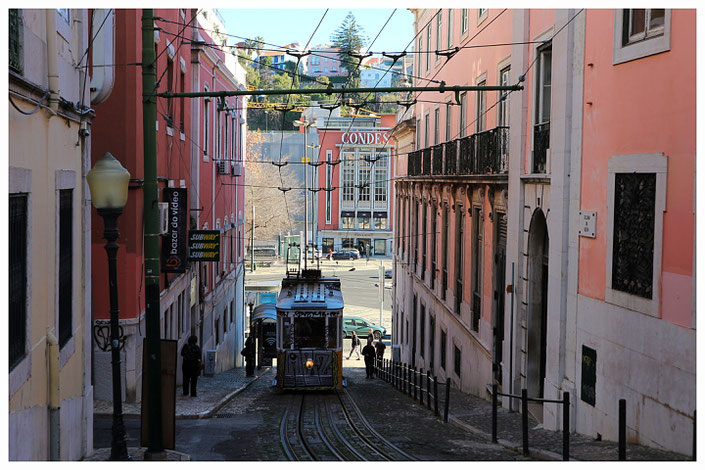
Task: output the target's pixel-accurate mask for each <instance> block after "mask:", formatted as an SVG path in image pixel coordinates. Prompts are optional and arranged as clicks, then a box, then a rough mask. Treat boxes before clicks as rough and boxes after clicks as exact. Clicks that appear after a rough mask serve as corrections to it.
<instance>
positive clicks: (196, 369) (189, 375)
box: [181, 335, 201, 397]
mask: <svg viewBox="0 0 705 470" xmlns="http://www.w3.org/2000/svg"><path fill="white" fill-rule="evenodd" d="M197 342H198V338H196V337H195V336H193V335H192V336H191V337H190V338H189V339H188V342H187V343H186V344H184V347H183V348H181V356H182V357H183V358H184V359H183V362H182V364H181V371H182V372H183V376H184V395H188V393H189V385H190V388H191V396H192V397H195V396H196V381H197V380H198V376H199V375H200V374H201V348H200V347H198V345H197V344H196V343H197Z"/></svg>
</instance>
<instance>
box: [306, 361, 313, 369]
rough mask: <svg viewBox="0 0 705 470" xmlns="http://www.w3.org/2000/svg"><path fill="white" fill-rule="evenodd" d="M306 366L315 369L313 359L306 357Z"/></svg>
mask: <svg viewBox="0 0 705 470" xmlns="http://www.w3.org/2000/svg"><path fill="white" fill-rule="evenodd" d="M306 368H307V369H313V359H306Z"/></svg>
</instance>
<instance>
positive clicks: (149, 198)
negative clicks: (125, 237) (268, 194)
mask: <svg viewBox="0 0 705 470" xmlns="http://www.w3.org/2000/svg"><path fill="white" fill-rule="evenodd" d="M155 62H156V57H155V51H154V14H153V10H152V9H149V8H145V9H142V103H143V107H142V126H143V133H144V220H145V228H144V266H145V270H144V280H145V282H144V284H145V304H146V305H145V317H146V336H147V338H146V343H147V345H146V347H147V370H148V376H147V377H146V380H147V394H148V397H149V417H148V418H149V448H148V449H147V451H146V452H145V454H144V458H145V460H166V453H165V452H164V447H163V446H162V407H161V402H162V397H161V395H162V383H161V369H162V368H161V364H162V360H161V340H160V337H161V335H160V332H159V313H160V310H159V271H160V266H159V261H160V251H159V206H158V204H157V203H158V201H159V186H158V184H157V130H156V122H157V97H156V95H155V93H156V88H155V87H156V85H155V84H156V76H157V74H156V63H155ZM143 380H145V378H143ZM143 403H144V402H143Z"/></svg>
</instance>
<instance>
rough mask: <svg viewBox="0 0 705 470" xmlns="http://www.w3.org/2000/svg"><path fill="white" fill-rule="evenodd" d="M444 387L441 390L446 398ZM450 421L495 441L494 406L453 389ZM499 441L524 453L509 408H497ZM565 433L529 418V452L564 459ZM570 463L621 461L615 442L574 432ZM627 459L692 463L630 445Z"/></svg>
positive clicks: (517, 418) (518, 418)
mask: <svg viewBox="0 0 705 470" xmlns="http://www.w3.org/2000/svg"><path fill="white" fill-rule="evenodd" d="M444 394H445V388H444V387H439V395H441V397H442V399H444V398H445V397H444ZM449 402H450V405H449V412H448V421H449V422H452V423H454V424H456V425H459V426H461V427H463V428H465V429H467V430H468V431H470V432H473V433H475V434H477V435H479V436H482V437H484V438H485V439H487V440H488V441H491V439H492V403H491V402H489V401H486V400H483V399H482V398H479V397H476V396H474V395H469V394H466V393H462V392H460V391H458V390H456V389H454V388H451V392H450V400H449ZM441 409H442V408H441ZM497 440H498V443H499V444H500V445H502V446H504V447H507V448H511V449H514V450H516V451H517V452H520V453H521V452H522V434H521V414H520V413H518V412H510V411H509V410H507V409H506V408H500V407H498V408H497ZM562 450H563V433H562V431H560V430H559V431H548V430H546V429H543V427H542V426H541V425H540V424H539V423H538V422H536V421H535V420H534V419H533V418H532V417H531V416H529V453H530V455H531V456H532V457H535V458H538V459H542V460H562V459H563V456H562ZM570 459H571V460H585V461H593V460H606V461H616V460H618V449H617V443H616V442H610V441H597V440H595V439H592V438H590V437H588V436H584V435H580V434H575V433H571V435H570ZM627 460H650V461H655V460H660V461H662V460H676V461H679V460H690V456H686V455H681V454H676V453H674V452H668V451H663V450H658V449H654V448H651V447H646V446H642V445H635V444H627Z"/></svg>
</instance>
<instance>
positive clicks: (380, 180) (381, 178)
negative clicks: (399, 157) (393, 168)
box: [374, 153, 389, 203]
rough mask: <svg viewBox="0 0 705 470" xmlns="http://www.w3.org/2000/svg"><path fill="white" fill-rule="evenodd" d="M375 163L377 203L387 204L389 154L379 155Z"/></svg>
mask: <svg viewBox="0 0 705 470" xmlns="http://www.w3.org/2000/svg"><path fill="white" fill-rule="evenodd" d="M377 157H378V159H377V161H376V162H375V165H374V167H375V202H376V203H377V202H380V203H382V202H384V203H386V202H387V184H388V182H387V174H388V162H389V158H388V157H389V154H387V153H378V154H377Z"/></svg>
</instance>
